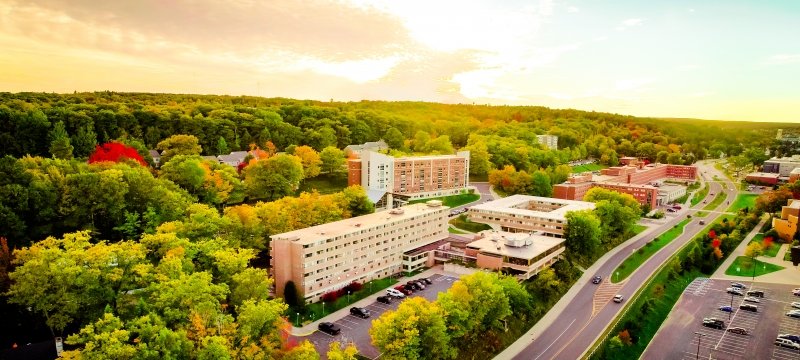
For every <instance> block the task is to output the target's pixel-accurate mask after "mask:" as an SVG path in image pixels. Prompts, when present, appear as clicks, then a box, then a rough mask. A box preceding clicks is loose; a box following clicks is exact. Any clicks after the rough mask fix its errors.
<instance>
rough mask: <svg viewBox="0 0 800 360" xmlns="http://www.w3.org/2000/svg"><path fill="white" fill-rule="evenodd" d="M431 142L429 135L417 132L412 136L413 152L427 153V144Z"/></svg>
mask: <svg viewBox="0 0 800 360" xmlns="http://www.w3.org/2000/svg"><path fill="white" fill-rule="evenodd" d="M430 141H431V134H428V133H427V132H425V131H422V130H420V131H417V133H416V134H414V143H413V145H414V151H417V152H426V151H428V143H429V142H430Z"/></svg>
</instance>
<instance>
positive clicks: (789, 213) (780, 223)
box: [772, 199, 800, 242]
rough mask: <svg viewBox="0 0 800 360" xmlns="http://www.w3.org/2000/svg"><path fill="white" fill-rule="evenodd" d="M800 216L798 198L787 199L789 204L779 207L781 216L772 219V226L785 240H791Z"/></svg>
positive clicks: (799, 201)
mask: <svg viewBox="0 0 800 360" xmlns="http://www.w3.org/2000/svg"><path fill="white" fill-rule="evenodd" d="M799 217H800V200H794V199H789V204H787V205H786V206H784V207H783V208H782V209H781V217H780V219H778V218H773V219H772V228H773V229H775V231H777V232H778V236H780V238H781V239H783V241H785V242H791V241H792V239H794V235H795V234H796V233H797V222H798V218H799Z"/></svg>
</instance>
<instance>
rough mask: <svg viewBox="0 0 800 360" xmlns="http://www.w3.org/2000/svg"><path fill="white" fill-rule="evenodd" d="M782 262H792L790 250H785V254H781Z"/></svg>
mask: <svg viewBox="0 0 800 360" xmlns="http://www.w3.org/2000/svg"><path fill="white" fill-rule="evenodd" d="M790 246H791V245H790ZM783 260H785V261H792V248H789V249H787V250H786V254H783Z"/></svg>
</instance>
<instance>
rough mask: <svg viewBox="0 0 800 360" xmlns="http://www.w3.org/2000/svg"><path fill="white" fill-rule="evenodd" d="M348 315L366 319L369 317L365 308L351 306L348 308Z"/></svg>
mask: <svg viewBox="0 0 800 360" xmlns="http://www.w3.org/2000/svg"><path fill="white" fill-rule="evenodd" d="M350 314H352V315H354V316H358V317H360V318H362V319H366V318H368V317H369V315H370V312H369V310H367V309H365V308H362V307H356V306H353V307H351V308H350Z"/></svg>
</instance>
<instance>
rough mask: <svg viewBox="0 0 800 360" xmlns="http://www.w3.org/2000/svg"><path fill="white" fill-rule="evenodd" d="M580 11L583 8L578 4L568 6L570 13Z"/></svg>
mask: <svg viewBox="0 0 800 360" xmlns="http://www.w3.org/2000/svg"><path fill="white" fill-rule="evenodd" d="M580 11H581V9H580V8H578V7H576V6H568V7H567V12H568V13H576V12H580Z"/></svg>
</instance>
